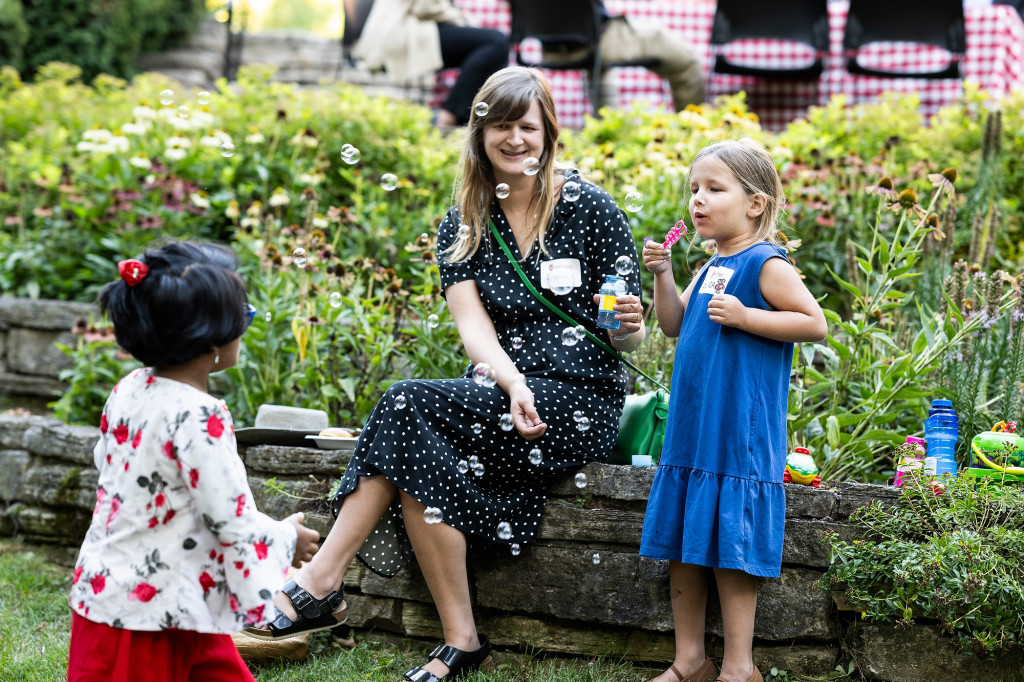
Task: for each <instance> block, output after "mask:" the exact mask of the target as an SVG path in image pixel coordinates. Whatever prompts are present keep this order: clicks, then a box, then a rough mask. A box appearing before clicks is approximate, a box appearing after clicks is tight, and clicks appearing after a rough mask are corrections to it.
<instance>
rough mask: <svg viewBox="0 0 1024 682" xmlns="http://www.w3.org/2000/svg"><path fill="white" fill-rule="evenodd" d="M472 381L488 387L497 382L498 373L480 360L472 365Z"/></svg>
mask: <svg viewBox="0 0 1024 682" xmlns="http://www.w3.org/2000/svg"><path fill="white" fill-rule="evenodd" d="M473 381H474V382H475V383H477V384H480V385H481V386H486V387H488V388H490V387H491V386H493V385H494V384H496V383H498V373H497V372H495V371H494V368H493V367H491V366H490V365H488V364H487V363H486V362H480V363H477V365H476V366H475V367H473Z"/></svg>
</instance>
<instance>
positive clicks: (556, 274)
mask: <svg viewBox="0 0 1024 682" xmlns="http://www.w3.org/2000/svg"><path fill="white" fill-rule="evenodd" d="M582 285H583V272H582V270H581V269H580V262H579V260H577V259H576V258H556V259H555V260H546V261H544V262H542V263H541V264H540V286H541V288H542V289H570V288H576V287H578V286H582Z"/></svg>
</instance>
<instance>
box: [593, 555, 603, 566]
mask: <svg viewBox="0 0 1024 682" xmlns="http://www.w3.org/2000/svg"><path fill="white" fill-rule="evenodd" d="M599 563H601V555H600V554H598V553H597V552H594V565H595V566H597V565H598V564H599Z"/></svg>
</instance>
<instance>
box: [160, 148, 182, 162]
mask: <svg viewBox="0 0 1024 682" xmlns="http://www.w3.org/2000/svg"><path fill="white" fill-rule="evenodd" d="M187 153H188V152H186V151H185V150H184V149H182V148H181V147H169V148H167V149H165V150H164V156H165V157H167V158H168V159H169V160H171V161H181V160H182V159H184V158H185V155H186V154H187Z"/></svg>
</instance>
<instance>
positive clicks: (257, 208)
mask: <svg viewBox="0 0 1024 682" xmlns="http://www.w3.org/2000/svg"><path fill="white" fill-rule="evenodd" d="M262 213H263V204H262V203H261V202H260V201H254V202H252V203H251V204H249V208H247V209H245V214H246V215H248V216H252V217H253V218H259V217H260V215H261V214H262Z"/></svg>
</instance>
